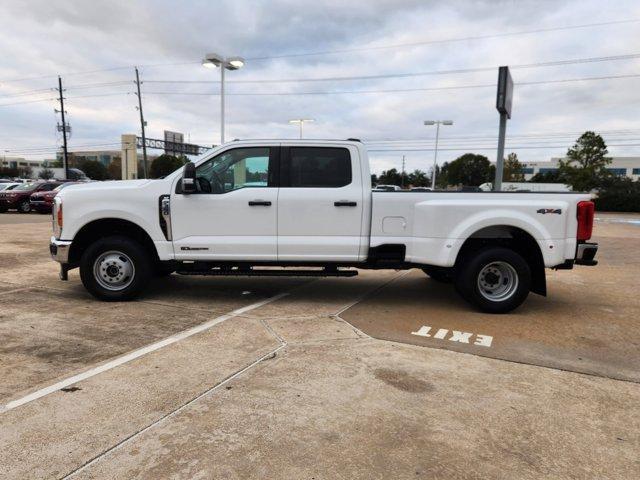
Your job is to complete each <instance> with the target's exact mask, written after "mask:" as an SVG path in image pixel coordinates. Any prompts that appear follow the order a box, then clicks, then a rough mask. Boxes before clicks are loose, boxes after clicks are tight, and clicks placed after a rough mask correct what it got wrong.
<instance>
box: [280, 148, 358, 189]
mask: <svg viewBox="0 0 640 480" xmlns="http://www.w3.org/2000/svg"><path fill="white" fill-rule="evenodd" d="M288 160H289V161H288V162H287V164H288V165H287V166H288V168H287V170H288V175H286V176H288V178H286V185H282V186H289V187H297V188H339V187H344V186H346V185H349V184H350V183H351V179H352V172H351V155H350V154H349V150H347V149H346V148H331V147H290V148H289V159H288Z"/></svg>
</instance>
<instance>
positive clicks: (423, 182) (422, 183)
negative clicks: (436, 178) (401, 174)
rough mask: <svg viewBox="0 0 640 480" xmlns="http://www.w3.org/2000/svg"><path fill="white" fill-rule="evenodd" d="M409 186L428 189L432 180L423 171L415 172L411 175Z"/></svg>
mask: <svg viewBox="0 0 640 480" xmlns="http://www.w3.org/2000/svg"><path fill="white" fill-rule="evenodd" d="M408 180H409V185H411V186H414V187H428V186H430V185H431V179H430V178H429V177H427V174H426V173H425V172H423V171H422V170H418V169H416V170H414V171H413V172H411V173H410V174H409V178H408Z"/></svg>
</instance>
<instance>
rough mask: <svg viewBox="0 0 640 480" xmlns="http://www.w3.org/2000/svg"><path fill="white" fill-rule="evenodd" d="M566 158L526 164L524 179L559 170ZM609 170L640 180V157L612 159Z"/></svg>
mask: <svg viewBox="0 0 640 480" xmlns="http://www.w3.org/2000/svg"><path fill="white" fill-rule="evenodd" d="M560 160H564V158H552V159H551V160H550V161H548V162H524V163H523V165H524V168H523V173H524V179H525V180H531V178H532V177H533V176H534V175H535V174H537V173H543V174H544V173H548V172H554V171H556V170H558V162H559V161H560ZM607 169H608V170H609V171H610V172H611V173H613V174H614V175H618V176H620V177H629V178H631V179H632V180H638V179H640V157H611V163H610V164H609V165H608V166H607Z"/></svg>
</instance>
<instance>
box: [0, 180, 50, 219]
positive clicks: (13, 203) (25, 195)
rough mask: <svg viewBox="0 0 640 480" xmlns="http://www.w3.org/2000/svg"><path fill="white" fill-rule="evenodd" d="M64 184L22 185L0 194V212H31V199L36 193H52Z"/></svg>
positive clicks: (39, 183)
mask: <svg viewBox="0 0 640 480" xmlns="http://www.w3.org/2000/svg"><path fill="white" fill-rule="evenodd" d="M61 183H62V182H37V183H22V184H20V185H18V186H16V187H15V188H14V189H13V190H11V191H10V192H7V191H3V192H0V212H6V211H7V210H12V209H13V210H18V212H20V213H29V212H30V211H31V202H30V201H29V197H31V195H32V194H33V193H35V192H50V191H51V190H53V189H54V188H56V187H57V186H58V185H60V184H61Z"/></svg>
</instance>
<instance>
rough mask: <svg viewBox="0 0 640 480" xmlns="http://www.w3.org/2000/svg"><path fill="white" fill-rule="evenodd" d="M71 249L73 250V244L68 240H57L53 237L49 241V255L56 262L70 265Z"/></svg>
mask: <svg viewBox="0 0 640 480" xmlns="http://www.w3.org/2000/svg"><path fill="white" fill-rule="evenodd" d="M69 248H71V242H70V241H68V240H56V238H55V237H51V240H50V241H49V253H50V254H51V258H53V259H54V260H55V261H56V262H59V263H62V264H67V263H69Z"/></svg>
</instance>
